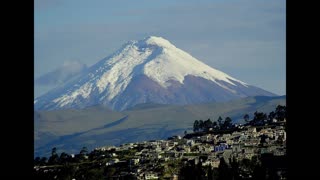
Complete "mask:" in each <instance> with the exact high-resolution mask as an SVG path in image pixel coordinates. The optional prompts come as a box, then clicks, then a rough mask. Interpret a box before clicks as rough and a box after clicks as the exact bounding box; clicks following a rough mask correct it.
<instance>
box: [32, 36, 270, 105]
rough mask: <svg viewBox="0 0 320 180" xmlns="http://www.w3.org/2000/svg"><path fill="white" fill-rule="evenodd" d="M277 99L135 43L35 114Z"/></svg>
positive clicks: (179, 53) (173, 51) (52, 95)
mask: <svg viewBox="0 0 320 180" xmlns="http://www.w3.org/2000/svg"><path fill="white" fill-rule="evenodd" d="M257 95H266V96H273V95H274V94H272V93H270V92H267V91H265V90H262V89H260V88H256V87H254V86H251V85H248V84H246V83H244V82H242V81H240V80H237V79H235V78H233V77H231V76H229V75H227V74H225V73H223V72H221V71H219V70H216V69H214V68H212V67H210V66H208V65H206V64H204V63H202V62H201V61H199V60H197V59H196V58H194V57H192V56H191V55H190V54H188V53H187V52H185V51H183V50H181V49H179V48H177V47H175V46H174V45H173V44H171V43H170V42H169V41H168V40H166V39H164V38H161V37H155V36H150V37H147V38H145V39H143V40H140V41H129V42H128V43H126V44H125V45H123V47H122V48H120V49H119V50H118V51H117V52H116V53H114V54H113V55H111V56H109V57H107V58H105V59H102V60H101V61H99V62H98V63H96V64H95V65H93V66H92V67H90V68H89V69H88V70H87V71H86V72H85V73H83V74H82V75H81V76H80V77H79V78H77V79H75V80H73V81H71V82H69V83H68V84H65V85H63V86H61V87H59V88H57V89H54V90H52V91H50V92H49V93H47V94H45V95H43V96H41V97H39V98H37V99H35V102H34V103H35V109H41V110H51V109H60V108H83V107H87V106H91V105H96V104H103V105H106V106H108V107H111V108H112V109H114V110H124V109H127V108H130V107H133V106H135V105H136V104H141V103H150V102H151V103H160V104H193V103H203V102H212V101H227V100H231V99H235V98H241V97H247V96H257Z"/></svg>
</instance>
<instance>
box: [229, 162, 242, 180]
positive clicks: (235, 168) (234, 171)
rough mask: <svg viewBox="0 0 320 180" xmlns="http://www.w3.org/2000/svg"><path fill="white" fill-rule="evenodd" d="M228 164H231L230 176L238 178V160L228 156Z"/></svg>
mask: <svg viewBox="0 0 320 180" xmlns="http://www.w3.org/2000/svg"><path fill="white" fill-rule="evenodd" d="M229 161H230V165H231V171H232V176H233V179H239V171H240V168H239V162H238V161H237V160H236V158H235V157H233V158H232V159H231V158H230V160H229Z"/></svg>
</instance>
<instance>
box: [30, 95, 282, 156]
mask: <svg viewBox="0 0 320 180" xmlns="http://www.w3.org/2000/svg"><path fill="white" fill-rule="evenodd" d="M279 104H280V105H286V96H277V97H265V96H257V97H247V98H243V99H237V100H232V101H229V102H215V103H205V104H196V105H161V104H152V103H147V104H139V105H136V106H135V107H132V108H131V109H129V110H127V111H123V112H116V111H113V110H110V109H108V108H106V107H104V106H100V105H99V106H92V107H89V108H85V109H67V110H53V111H35V112H34V119H35V155H36V156H37V155H41V156H43V155H47V156H49V153H50V151H51V148H52V147H57V148H58V150H59V151H66V152H68V153H79V152H78V151H79V149H81V148H82V147H83V146H86V147H88V148H89V149H92V148H95V147H99V146H104V145H120V144H122V143H126V142H137V141H144V140H151V139H165V138H167V137H169V136H172V135H177V134H181V135H182V134H183V132H184V131H185V130H187V131H189V132H191V131H192V126H193V122H194V120H196V119H197V120H199V119H202V120H206V119H208V118H210V119H211V120H217V118H218V117H219V116H222V117H223V118H225V117H227V116H229V117H231V118H232V119H233V121H234V122H241V121H242V117H243V115H244V114H245V113H248V114H249V115H250V118H251V117H253V113H254V112H255V111H262V112H266V113H269V112H270V111H272V110H274V109H275V107H276V106H277V105H279Z"/></svg>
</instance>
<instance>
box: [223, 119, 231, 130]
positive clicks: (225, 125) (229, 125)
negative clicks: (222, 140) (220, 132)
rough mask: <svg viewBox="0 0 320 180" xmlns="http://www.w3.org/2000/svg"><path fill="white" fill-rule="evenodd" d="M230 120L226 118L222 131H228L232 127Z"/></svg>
mask: <svg viewBox="0 0 320 180" xmlns="http://www.w3.org/2000/svg"><path fill="white" fill-rule="evenodd" d="M231 122H232V119H231V118H230V117H226V119H225V120H224V123H223V129H229V128H231V126H232V123H231Z"/></svg>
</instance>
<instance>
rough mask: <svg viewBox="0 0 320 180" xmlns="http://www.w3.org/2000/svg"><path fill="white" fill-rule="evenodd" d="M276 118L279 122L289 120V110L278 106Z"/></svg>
mask: <svg viewBox="0 0 320 180" xmlns="http://www.w3.org/2000/svg"><path fill="white" fill-rule="evenodd" d="M275 114H276V115H275V116H276V119H277V120H279V121H283V120H284V119H286V118H287V108H286V106H281V105H278V106H277V107H276V111H275Z"/></svg>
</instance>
